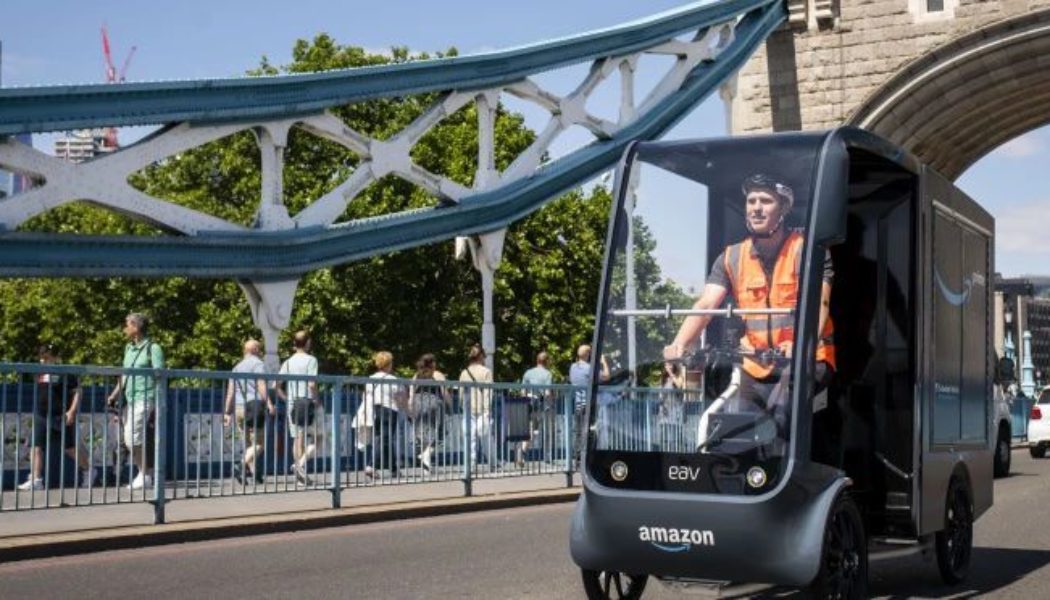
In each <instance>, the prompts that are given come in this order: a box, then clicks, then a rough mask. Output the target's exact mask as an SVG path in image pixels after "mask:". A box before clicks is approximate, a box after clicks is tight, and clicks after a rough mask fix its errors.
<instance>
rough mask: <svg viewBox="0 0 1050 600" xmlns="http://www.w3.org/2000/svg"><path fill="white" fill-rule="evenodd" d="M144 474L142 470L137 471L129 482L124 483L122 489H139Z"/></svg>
mask: <svg viewBox="0 0 1050 600" xmlns="http://www.w3.org/2000/svg"><path fill="white" fill-rule="evenodd" d="M144 476H145V475H144V473H143V472H142V471H139V474H138V475H136V476H135V478H134V479H132V480H131V483H129V484H127V485H125V486H124V489H126V490H141V489H142V478H143V477H144Z"/></svg>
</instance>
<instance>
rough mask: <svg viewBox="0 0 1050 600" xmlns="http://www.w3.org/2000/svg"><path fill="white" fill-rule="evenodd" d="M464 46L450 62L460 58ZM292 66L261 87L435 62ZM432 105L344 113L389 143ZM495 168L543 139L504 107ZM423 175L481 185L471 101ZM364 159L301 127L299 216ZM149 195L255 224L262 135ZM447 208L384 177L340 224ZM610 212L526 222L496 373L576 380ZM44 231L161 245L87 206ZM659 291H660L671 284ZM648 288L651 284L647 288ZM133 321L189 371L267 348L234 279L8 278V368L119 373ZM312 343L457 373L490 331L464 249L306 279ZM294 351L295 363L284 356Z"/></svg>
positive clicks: (297, 60) (327, 366) (422, 156)
mask: <svg viewBox="0 0 1050 600" xmlns="http://www.w3.org/2000/svg"><path fill="white" fill-rule="evenodd" d="M455 53H456V52H455V50H454V49H453V50H450V51H449V52H447V53H446V55H454V54H455ZM292 56H293V62H292V64H290V65H287V66H286V67H283V68H281V69H278V68H277V67H275V66H273V65H271V64H270V63H269V61H268V60H267V59H266V58H263V59H262V61H261V63H260V65H259V67H258V68H257V69H255V70H253V71H250V72H249V74H250V75H256V76H263V75H273V74H277V73H279V72H281V71H284V72H290V73H299V72H312V71H325V70H331V69H342V68H351V67H362V66H377V65H384V64H390V63H403V62H407V61H412V60H421V59H426V58H429V57H428V56H427V55H425V54H415V55H413V54H410V53H409V52H408V51H407V50H406V49H404V48H394V49H392V50H391V54H390V55H389V56H385V55H376V54H369V53H367V52H366V51H365V50H363V49H362V48H359V47H355V46H340V45H338V44H337V43H336V42H335V41H334V40H333V39H332V38H331V37H329V36H328V35H324V34H322V35H318V36H316V37H315V38H314V39H313V40H311V41H307V40H299V41H298V42H296V44H295V47H294V49H293V53H292ZM435 98H436V95H434V94H423V95H417V96H410V97H403V98H389V99H381V100H375V101H369V102H362V103H357V104H352V105H348V106H344V107H339V108H337V109H334V110H333V112H334V113H335V114H337V115H338V116H339V117H340V118H342V119H343V120H344V121H345V122H346V123H347V124H348V125H349V126H350V127H352V128H354V129H356V130H358V131H360V132H362V133H364V134H366V135H369V136H372V137H376V138H380V139H382V138H387V137H389V136H391V135H393V134H394V133H395V132H397V131H399V130H400V129H402V128H403V127H404V126H406V125H407V124H408V123H410V122H411V121H412V120H413V119H415V118H416V117H418V116H419V115H420V114H422V112H423V111H424V110H425V109H426V108H427V107H428V106H430V104H431V103H432V102H433V101H434V99H435ZM495 133H496V153H497V158H496V163H497V164H496V166H497V168H499V169H504V168H506V167H507V166H508V165H509V164H510V163H511V161H513V159H514V158H515V157H516V156H518V154H519V153H521V152H522V151H523V150H524V149H525V148H526V147H528V145H529V144H530V143H531V142H532V141H533V139H534V137H535V134H534V132H532V131H530V130H528V129H527V128H526V127H525V126H524V120H523V118H522V117H521V115H517V114H513V113H509V112H507V111H505V110H502V109H501V110H499V111H498V114H497V117H496V123H495ZM412 157H413V159H414V160H415V161H416V162H417V163H418V164H419V165H421V166H423V167H424V168H426V169H428V170H430V171H432V172H434V173H438V174H441V175H444V176H446V177H449V178H451V179H453V180H455V181H457V182H459V183H461V184H463V185H470V184H471V182H472V180H473V176H474V172H475V170H476V168H477V114H476V108H475V106H474V105H473V104H471V105H468V106H466V107H464V108H463V109H461V110H460V111H458V112H457V113H456V114H454V115H451V116H450V117H448V118H446V119H445V120H444V121H442V123H441V124H440V125H439V126H437V127H435V128H434V129H432V130H431V131H430V132H429V133H428V134H427V135H426V136H424V138H423V139H421V140H420V142H419V143H418V144H417V145H416V146H415V147H414V148H413V150H412ZM358 161H359V158H358V157H357V156H356V155H355V154H354V153H353V152H351V151H349V150H347V149H345V148H343V147H341V146H338V145H336V144H333V143H331V142H328V141H325V140H322V139H320V138H317V137H316V136H313V135H311V134H309V133H307V132H305V131H302V130H299V129H293V130H292V133H291V135H290V136H289V145H288V148H287V150H286V152H285V171H284V194H285V198H284V200H285V204H286V205H287V207H288V209H289V212H290V213H291V214H293V215H294V214H295V213H297V212H298V211H300V210H302V209H303V208H304V207H305V206H306V205H307V204H308V203H309V202H310V201H312V200H314V199H316V198H318V197H320V196H322V195H323V194H325V193H326V192H328V191H330V190H331V189H333V188H334V187H336V186H337V185H338V184H339V183H340V182H341V181H343V180H345V178H346V177H347V176H348V175H349V174H350V173H352V172H353V169H354V168H356V166H357V164H358ZM130 181H131V183H132V185H134V186H136V187H137V188H139V189H141V190H142V191H144V192H146V193H148V194H150V195H153V196H156V197H159V198H163V199H165V200H168V201H170V202H174V203H177V204H180V205H184V206H188V207H192V208H194V209H197V210H200V211H203V212H207V213H210V214H213V215H216V216H219V217H222V218H224V219H228V220H231V221H233V222H236V223H240V224H242V225H245V226H250V225H251V224H252V221H253V219H254V215H255V211H256V210H257V208H258V204H259V187H260V184H261V175H260V157H259V152H258V147H257V145H256V141H255V139H254V137H253V135H252V134H251V133H249V132H242V133H238V134H235V135H232V136H229V137H227V138H225V139H221V140H217V141H215V142H212V143H210V144H207V145H205V146H203V147H200V148H197V149H194V150H190V151H187V152H184V153H182V154H180V155H178V156H175V157H171V158H169V159H166V160H164V161H161V162H159V163H156V164H153V165H150V166H148V167H147V168H145V169H143V170H142V171H140V172H138V173H136V174H135V175H133V176H132V177H131V178H130ZM435 202H436V199H435V198H433V197H432V196H430V195H429V194H428V193H426V192H425V191H423V190H421V189H419V188H417V187H416V186H414V185H412V184H410V183H407V182H405V181H403V180H401V179H399V178H396V177H385V178H383V179H381V180H380V181H377V182H375V183H374V184H372V185H371V186H369V187H368V188H367V189H365V190H364V191H363V192H362V193H361V194H360V195H359V196H358V197H357V198H356V199H355V200H354V201H353V202H351V203H350V204H349V206H348V208H347V209H346V212H345V213H344V214H343V215H342V217H341V219H340V220H349V219H355V218H361V217H366V216H372V215H379V214H386V213H392V212H397V211H401V210H405V209H408V208H415V207H422V206H430V205H433V204H434V203H435ZM610 202H611V198H610V194H609V192H608V191H607V190H606V189H604V188H602V187H596V188H594V189H593V190H592V191H590V192H589V193H584V192H582V191H580V190H577V191H573V192H571V193H569V194H566V195H565V196H564V197H562V198H560V199H557V200H555V201H553V202H551V203H550V204H549V205H548V206H546V207H545V208H543V209H542V210H540V211H538V212H537V213H535V214H533V215H532V216H530V217H528V218H526V219H524V220H523V221H521V222H519V223H517V224H515V225H514V226H513V227H511V228H510V231H509V233H508V236H507V240H506V246H505V254H504V261H503V265H502V267H501V268H500V270H499V271H498V272H497V278H496V297H495V319H496V331H497V346H498V354H497V356H496V365H497V369H496V371H497V373H496V374H497V377H498V378H499V379H501V380H513V379H517V378H518V377H520V376H521V373H522V372H523V371H524V369H526V368H528V367H529V366H531V363H532V360H533V357H534V356H535V353H536V352H538V351H540V350H544V349H545V350H547V351H548V352H550V353H551V356H552V358H553V362H554V365H553V366H554V367H555V369H556V370H558V371H560V372H561V373H562V375H563V376H564V374H565V373H566V371H567V368H568V365H569V363H570V362H571V360H572V356H573V350H574V347H575V346H576V345H577V344H579V343H583V342H587V341H589V340H590V339H591V332H592V330H593V319H594V317H593V315H594V308H595V302H596V298H597V291H598V285H599V281H600V278H601V261H602V245H603V242H604V236H605V232H606V220H607V216H608V211H609V205H610ZM22 229H24V230H30V231H63V232H80V233H86V234H136V235H158V234H160V233H161V232H160V231H159V230H157V229H155V228H153V227H151V226H150V225H147V224H142V223H138V222H135V221H132V220H129V219H127V218H125V217H123V216H120V215H117V214H115V213H111V212H108V211H103V210H100V209H97V208H94V207H92V206H90V205H87V204H81V203H76V204H73V205H69V206H66V207H63V208H61V209H57V210H53V211H50V212H48V213H46V214H44V215H41V216H40V217H38V218H36V219H33V220H32V221H30V222H27V223H26V224H25V225H24V226H23V228H22ZM654 277H655V279H653V280H652V281H651V282H649V283H648V284H651V285H659V272H658V271H655V273H654ZM648 284H647V285H648ZM129 311H144V312H146V313H148V314H150V315H152V316H153V317H154V320H155V327H154V338H155V339H156V340H157V341H158V342H159V343H160V344H162V345H163V347H164V348H165V352H166V355H167V358H168V362H169V365H170V366H172V367H176V368H203V369H227V368H229V367H230V366H231V365H232V364H233V363H234V362H235V361H236V360H237V358H238V355H239V352H240V347H241V342H242V341H243V339H244V338H246V337H248V336H258V335H259V331H258V330H257V329H256V328H255V326H254V325H253V323H252V320H251V315H250V311H249V308H248V303H247V301H246V299H245V297H244V294H243V292H242V291H241V289H240V288H239V287H238V286H237V285H236V284H235V283H233V282H229V281H210V280H188V279H185V278H178V277H173V278H169V279H164V280H123V279H91V280H72V279H53V280H23V279H15V280H7V281H3V282H0V360H4V361H11V360H30V359H32V357H33V355H34V349H35V347H36V345H37V344H38V343H39V341H41V340H47V341H51V342H57V343H59V344H60V345H61V346H62V347H63V348H64V349H65V351H64V357H65V359H66V360H67V361H68V362H74V363H86V364H117V363H118V361H119V359H120V356H121V352H122V347H123V341H122V336H121V334H120V329H119V328H120V326H121V325H122V324H123V316H124V315H125V314H126V313H128V312H129ZM298 328H306V329H309V330H310V331H312V332H313V333H314V337H315V352H316V354H317V355H318V357H319V359H320V360H321V368H322V371H323V372H328V373H336V372H340V373H346V372H350V373H355V374H365V373H369V372H371V367H370V356H371V354H372V353H373V352H374V351H377V350H381V349H383V350H390V351H391V352H393V353H394V355H395V360H396V361H397V366H398V370H399V372H401V373H402V374H409V373H411V371H412V369H411V363H412V362H414V361H415V359H416V358H417V357H418V356H419V355H421V354H423V353H424V352H434V353H435V354H437V356H438V359H439V364H440V366H441V367H442V368H443V370H445V371H446V372H447V373H449V374H450V375H451V376H453V377H455V376H456V375H458V373H459V369H460V368H462V366H464V363H465V356H466V352H467V349H468V347H469V346H470V344H471V343H473V342H475V341H477V340H479V338H480V329H481V289H480V278H479V275H478V274H477V272H476V271H475V270H474V269H473V267H472V266H471V265H470V263H469V262H468V261H456V260H455V259H454V257H453V252H452V244H451V243H445V244H438V245H436V246H430V247H423V248H417V249H413V250H407V251H402V252H398V253H395V254H390V255H386V256H379V257H375V258H372V259H370V260H364V261H360V262H357V263H353V264H347V265H343V266H339V267H335V268H331V269H323V270H320V271H317V272H315V273H311V274H309V275H307V276H306V277H304V278H303V280H302V282H301V283H300V286H299V289H298V293H297V297H296V302H295V309H294V313H293V317H292V327H291V328H290V329H289V331H287V332H285V335H286V337H285V338H284V339H283V341H282V346H283V348H282V350H283V349H284V348H288V347H290V343H289V339H288V337H287V336H290V335H291V333H292V332H293V331H294V330H295V329H298ZM284 354H285V352H282V355H284Z"/></svg>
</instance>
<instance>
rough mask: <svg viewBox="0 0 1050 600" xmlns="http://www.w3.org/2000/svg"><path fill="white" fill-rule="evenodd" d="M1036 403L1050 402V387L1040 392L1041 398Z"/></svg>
mask: <svg viewBox="0 0 1050 600" xmlns="http://www.w3.org/2000/svg"><path fill="white" fill-rule="evenodd" d="M1036 404H1050V389H1044V390H1043V391H1042V392H1040V393H1039V400H1037V401H1036Z"/></svg>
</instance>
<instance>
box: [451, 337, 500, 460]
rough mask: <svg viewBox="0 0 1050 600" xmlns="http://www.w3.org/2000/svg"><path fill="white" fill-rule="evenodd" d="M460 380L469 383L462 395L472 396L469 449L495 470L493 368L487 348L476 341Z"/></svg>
mask: <svg viewBox="0 0 1050 600" xmlns="http://www.w3.org/2000/svg"><path fill="white" fill-rule="evenodd" d="M459 380H460V381H461V382H463V383H470V384H471V385H469V386H466V387H465V388H464V390H463V394H462V397H464V398H468V399H469V403H468V404H469V410H470V453H471V456H473V457H475V458H476V459H477V460H478V464H480V463H483V462H484V463H488V465H489V470H490V471H491V470H495V468H496V465H495V462H494V457H493V456H492V448H491V446H492V440H491V439H489V436H490V435H491V432H492V412H491V411H492V388H491V387H487V386H485V385H478V384H491V383H492V371H491V370H489V368H488V367H486V366H485V351H484V350H483V349H482V348H481V345H480V344H474V345H473V346H471V348H470V352H469V353H468V354H467V368H465V369H463V371H462V372H461V373H460V374H459Z"/></svg>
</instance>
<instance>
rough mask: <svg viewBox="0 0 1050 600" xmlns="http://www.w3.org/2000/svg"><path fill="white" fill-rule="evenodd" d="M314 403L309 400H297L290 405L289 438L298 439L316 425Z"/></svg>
mask: <svg viewBox="0 0 1050 600" xmlns="http://www.w3.org/2000/svg"><path fill="white" fill-rule="evenodd" d="M314 408H315V407H314V403H313V402H311V401H310V400H309V399H307V398H295V399H293V400H292V401H290V402H289V403H288V436H289V437H291V438H293V439H294V438H297V437H300V435H302V434H303V433H304V432H305V430H306V429H307V428H308V427H310V426H311V425H313V424H314V413H315V412H316V411H315V410H314Z"/></svg>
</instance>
